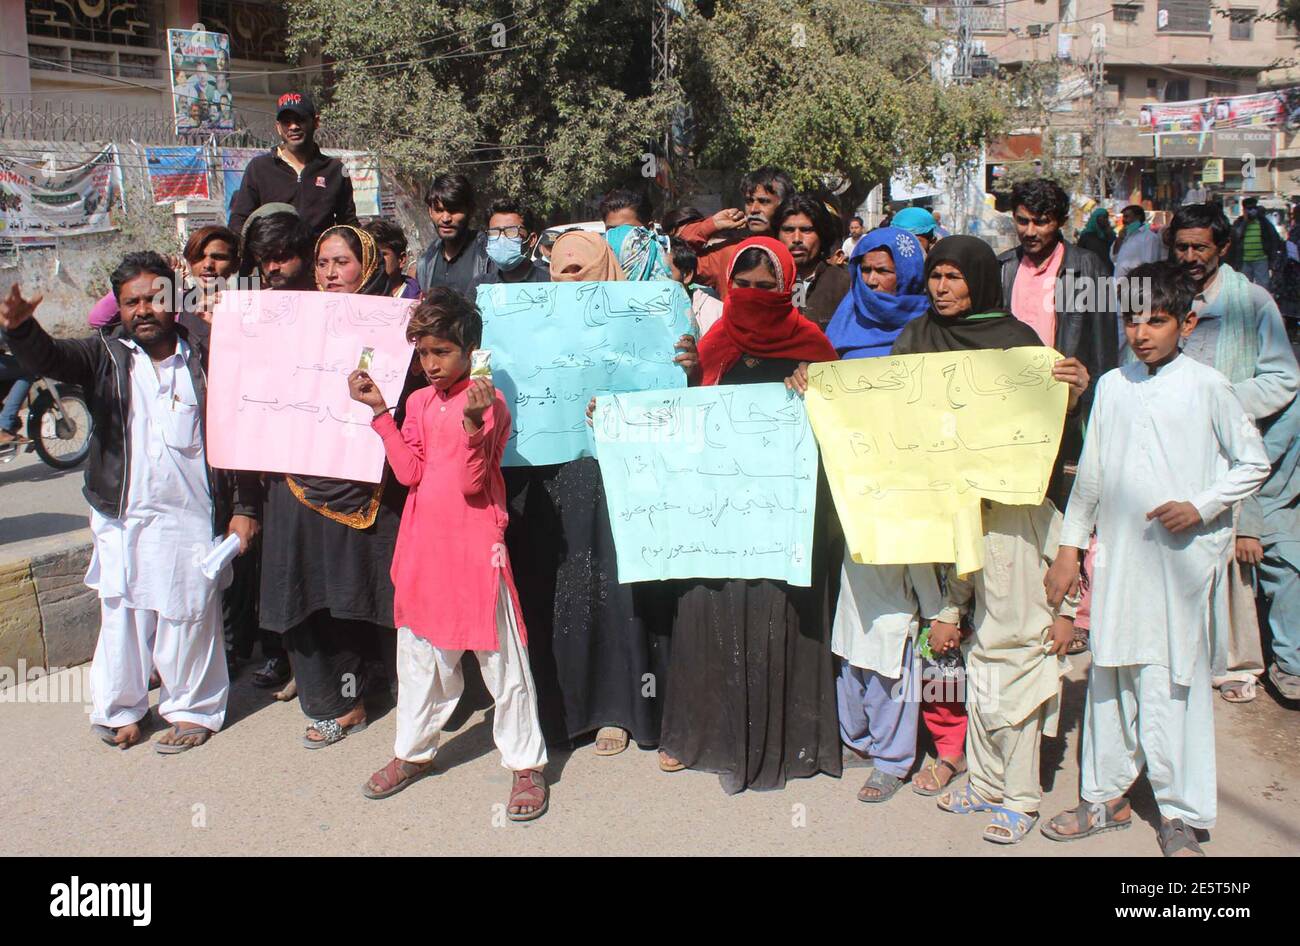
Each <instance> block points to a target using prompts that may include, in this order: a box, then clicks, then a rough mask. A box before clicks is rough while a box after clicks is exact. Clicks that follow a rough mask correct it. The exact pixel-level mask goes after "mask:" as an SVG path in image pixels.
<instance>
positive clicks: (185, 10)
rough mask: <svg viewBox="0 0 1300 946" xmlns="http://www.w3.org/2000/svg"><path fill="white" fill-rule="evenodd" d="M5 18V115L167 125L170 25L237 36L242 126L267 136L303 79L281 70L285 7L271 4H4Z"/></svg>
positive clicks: (230, 0) (235, 78)
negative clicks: (279, 102) (278, 108)
mask: <svg viewBox="0 0 1300 946" xmlns="http://www.w3.org/2000/svg"><path fill="white" fill-rule="evenodd" d="M0 22H3V23H4V29H3V30H2V31H0V109H8V110H11V111H13V110H21V109H27V110H30V111H31V112H32V113H34V114H37V115H39V113H42V112H44V113H48V114H51V115H58V114H62V113H67V112H69V111H75V112H79V113H83V114H85V115H86V119H87V120H86V124H87V127H89V128H97V126H98V127H102V126H103V124H104V121H108V122H112V121H114V120H115V119H116V118H117V117H119V116H126V117H125V120H124V121H122V122H121V125H122V127H121V128H120V131H119V132H118V133H119V134H132V133H133V132H134V133H135V134H136V136H137V137H139V136H141V135H149V132H150V131H156V128H159V129H165V128H166V127H168V125H169V119H170V118H171V114H172V99H171V82H170V72H169V68H168V50H167V30H168V29H190V28H192V27H193V26H194V25H195V24H198V23H202V24H203V26H204V27H205V28H206V29H207V30H209V31H212V32H220V33H226V34H228V35H229V37H230V51H231V55H230V64H229V67H230V76H229V88H230V92H231V95H232V99H233V106H234V110H235V114H236V125H237V126H238V127H240V128H243V129H248V130H253V131H254V132H255V133H257V134H258V135H260V136H266V135H269V134H270V125H271V122H272V121H273V120H274V116H273V113H274V110H275V100H276V97H277V96H278V95H279V94H280V93H282V92H285V91H288V90H289V89H290V88H291V87H294V86H295V85H296V83H297V82H298V80H299V76H298V75H297V74H295V73H291V72H284V71H283V70H285V69H286V68H287V66H286V56H285V46H284V44H285V35H286V31H285V7H284V5H283V4H280V3H272V2H265V0H94V2H91V0H0ZM96 116H102V117H103V121H100V122H96V121H95V118H96ZM151 119H156V128H155V127H153V126H154V124H155V122H154V121H151ZM131 123H134V124H135V125H137V128H134V129H133V128H132V127H130V124H131ZM139 126H143V127H139ZM153 137H155V140H157V138H156V136H153Z"/></svg>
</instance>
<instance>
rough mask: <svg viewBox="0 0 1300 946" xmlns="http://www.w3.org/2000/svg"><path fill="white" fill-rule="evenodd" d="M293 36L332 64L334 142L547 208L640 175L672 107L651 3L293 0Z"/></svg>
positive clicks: (301, 47)
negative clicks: (654, 51) (659, 65)
mask: <svg viewBox="0 0 1300 946" xmlns="http://www.w3.org/2000/svg"><path fill="white" fill-rule="evenodd" d="M289 38H290V48H291V50H292V51H293V52H294V53H295V54H297V55H299V56H303V55H304V54H308V53H310V54H313V55H319V56H321V57H324V59H325V61H326V62H330V61H332V62H333V65H332V67H331V68H330V70H329V71H328V72H326V73H324V74H323V75H324V76H326V77H327V80H328V81H327V82H324V83H323V85H324V86H325V87H324V88H323V89H322V92H323V98H324V100H325V102H326V104H325V106H324V108H323V110H322V111H323V114H322V122H323V124H324V125H325V126H326V128H327V130H328V133H329V134H330V136H331V137H332V138H333V139H334V140H338V141H340V142H341V143H346V144H349V145H352V146H358V145H361V146H365V147H369V148H372V149H374V150H376V151H378V152H379V154H380V156H381V158H383V159H384V160H385V162H386V163H387V164H388V166H390V167H392V168H394V169H395V170H396V172H397V173H398V174H399V175H400V176H401V177H403V178H405V179H407V180H408V181H411V182H415V183H423V182H425V181H427V180H428V179H429V178H430V177H431V176H432V175H433V174H435V173H437V172H439V171H444V170H447V169H450V168H452V167H456V168H458V169H460V170H463V171H465V172H467V173H470V174H471V175H472V176H473V177H474V178H476V179H477V181H478V182H479V183H480V184H481V185H483V186H484V189H485V190H486V191H488V192H490V193H495V194H512V195H519V196H524V197H526V198H528V199H530V200H531V202H532V203H533V205H534V206H535V208H536V209H538V210H540V211H543V212H548V211H552V210H557V209H560V208H565V207H568V206H570V205H572V204H573V203H574V202H575V201H576V200H580V199H581V198H582V197H584V196H586V195H588V194H591V193H594V192H596V191H599V190H601V189H603V188H605V187H607V186H609V185H610V184H611V183H612V182H617V181H619V180H625V179H628V178H631V177H633V176H635V175H637V174H638V172H639V169H640V167H641V161H640V157H641V155H642V154H643V153H644V152H645V151H646V147H647V143H648V142H651V141H654V140H655V139H657V138H658V137H660V135H661V134H662V129H663V127H664V125H665V123H666V121H667V115H668V114H669V112H670V109H671V108H672V106H673V105H674V104H676V103H677V102H679V101H680V92H679V90H678V89H677V88H676V87H675V86H673V87H669V88H665V89H653V88H652V83H651V77H650V74H649V72H650V68H649V49H650V4H649V3H632V4H619V3H609V2H600V0H532V2H531V3H530V2H528V0H518V2H511V0H476V2H474V3H457V2H446V0H348V2H347V3H339V2H338V0H291V3H290V9H289Z"/></svg>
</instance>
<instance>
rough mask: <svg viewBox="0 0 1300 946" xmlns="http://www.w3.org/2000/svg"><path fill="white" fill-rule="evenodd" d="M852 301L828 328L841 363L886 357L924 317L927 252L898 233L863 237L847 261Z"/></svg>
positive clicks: (912, 237) (885, 231) (913, 238)
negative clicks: (913, 323) (909, 325)
mask: <svg viewBox="0 0 1300 946" xmlns="http://www.w3.org/2000/svg"><path fill="white" fill-rule="evenodd" d="M849 275H850V277H851V280H850V283H849V292H848V295H846V296H845V297H844V300H843V301H842V302H841V303H840V306H839V308H838V309H836V310H835V315H833V316H832V317H831V320H830V323H829V324H828V325H827V326H826V337H827V338H829V339H830V341H831V344H832V345H834V346H835V350H836V351H837V352H839V354H840V357H841V358H872V357H875V356H876V355H888V354H889V350H890V348H891V347H893V344H894V339H896V338H897V337H898V333H899V332H901V331H902V330H903V326H905V325H906V324H907V323H908V322H910V321H912V319H915V318H919V317H920V316H922V315H924V314H925V311H926V309H927V308H929V305H930V297H929V296H927V295H926V292H925V250H923V249H922V248H921V242H920V241H919V240H918V239H917V238H916V236H915V235H913V234H911V233H909V232H908V231H906V230H900V229H899V228H898V227H880V228H879V229H876V230H872V231H871V232H870V233H866V234H863V236H862V238H861V239H860V240H858V242H857V245H856V246H854V247H853V255H852V256H851V257H850V259H849Z"/></svg>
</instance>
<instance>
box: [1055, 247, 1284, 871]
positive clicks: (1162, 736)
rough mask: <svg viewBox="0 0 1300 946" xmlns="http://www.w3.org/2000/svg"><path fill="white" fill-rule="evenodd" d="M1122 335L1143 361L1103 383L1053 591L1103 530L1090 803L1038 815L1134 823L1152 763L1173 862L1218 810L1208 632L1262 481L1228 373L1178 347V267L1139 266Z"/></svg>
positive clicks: (1190, 849) (1074, 821) (1068, 587)
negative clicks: (1135, 791) (1240, 526)
mask: <svg viewBox="0 0 1300 946" xmlns="http://www.w3.org/2000/svg"><path fill="white" fill-rule="evenodd" d="M1130 278H1131V279H1132V280H1134V281H1136V283H1137V284H1138V285H1139V286H1143V285H1145V286H1147V287H1149V292H1146V293H1142V292H1139V294H1138V297H1137V301H1138V302H1140V303H1144V304H1141V305H1134V306H1132V307H1131V309H1130V311H1128V312H1126V313H1125V314H1124V334H1125V336H1126V338H1127V339H1128V344H1129V347H1130V348H1131V349H1132V350H1133V353H1134V355H1135V356H1136V357H1137V361H1136V362H1135V363H1133V364H1129V365H1126V366H1124V367H1123V368H1116V369H1114V370H1112V371H1109V372H1107V373H1106V374H1105V375H1103V376H1102V378H1101V380H1100V381H1099V382H1098V384H1097V392H1096V398H1095V400H1094V402H1093V406H1092V414H1091V417H1090V420H1089V424H1088V436H1087V439H1086V441H1085V442H1084V447H1083V456H1082V458H1081V459H1080V462H1079V472H1078V475H1077V477H1076V479H1075V482H1074V489H1073V491H1072V492H1071V494H1070V501H1069V505H1068V506H1067V508H1066V516H1065V525H1064V528H1063V529H1062V532H1061V551H1060V554H1059V555H1058V556H1057V558H1056V561H1055V562H1054V563H1053V565H1052V568H1051V569H1050V571H1049V573H1048V576H1047V590H1048V596H1049V600H1052V601H1060V600H1061V599H1062V598H1063V596H1065V595H1066V594H1068V593H1069V592H1071V591H1072V590H1073V589H1074V588H1076V587H1077V585H1078V577H1079V557H1080V556H1081V555H1082V554H1083V551H1084V550H1085V549H1087V547H1088V537H1089V536H1090V535H1091V534H1092V531H1093V529H1094V527H1095V528H1096V531H1097V556H1096V575H1095V577H1094V579H1093V585H1092V594H1093V597H1092V642H1091V646H1092V666H1091V668H1090V670H1089V673H1088V698H1087V708H1086V712H1085V715H1084V722H1083V747H1082V752H1083V761H1082V789H1081V792H1080V794H1081V795H1082V797H1083V800H1082V803H1081V804H1080V805H1079V806H1078V807H1077V808H1073V809H1071V810H1068V811H1065V812H1062V813H1061V814H1059V815H1057V816H1056V817H1055V818H1053V819H1052V820H1051V821H1050V822H1048V823H1047V824H1045V825H1044V826H1043V828H1042V831H1043V834H1045V835H1047V837H1049V838H1052V839H1054V840H1058V841H1074V840H1078V839H1079V838H1086V837H1089V836H1091V835H1094V834H1099V833H1101V832H1103V831H1112V830H1117V829H1121V828H1127V827H1128V826H1129V825H1130V824H1131V823H1132V810H1131V808H1130V806H1129V802H1128V799H1127V798H1125V797H1124V794H1125V792H1127V791H1128V790H1129V788H1130V786H1131V785H1132V784H1133V781H1134V780H1135V779H1136V778H1137V776H1138V774H1139V773H1140V772H1141V771H1142V768H1143V766H1145V767H1146V770H1147V779H1148V780H1149V781H1150V783H1151V789H1152V791H1153V793H1154V794H1155V799H1156V803H1157V805H1158V806H1159V808H1160V829H1159V841H1160V849H1161V851H1162V852H1163V853H1164V855H1165V856H1166V857H1174V856H1181V857H1189V856H1199V855H1201V854H1203V852H1202V850H1201V847H1200V844H1199V843H1198V841H1199V840H1200V839H1198V838H1197V836H1196V834H1195V831H1194V829H1202V830H1204V829H1208V828H1210V827H1212V826H1213V825H1214V821H1215V814H1216V802H1217V799H1216V790H1215V765H1214V708H1213V696H1212V690H1211V688H1210V640H1211V630H1212V629H1211V627H1210V622H1211V620H1212V617H1213V614H1214V612H1215V609H1214V608H1213V607H1211V605H1212V603H1213V601H1214V598H1215V596H1216V595H1220V594H1223V593H1225V591H1226V588H1225V585H1224V581H1225V578H1226V576H1227V574H1228V556H1229V555H1230V554H1232V542H1231V540H1232V515H1231V509H1232V506H1233V504H1234V503H1236V502H1239V501H1241V500H1243V499H1245V498H1246V497H1248V496H1250V495H1251V494H1252V493H1254V492H1255V490H1256V489H1258V488H1259V485H1260V484H1261V483H1262V482H1263V481H1264V479H1265V478H1266V477H1267V476H1268V474H1269V464H1268V458H1267V456H1266V455H1265V452H1264V447H1263V442H1262V441H1261V439H1260V436H1259V432H1258V430H1256V428H1255V425H1254V424H1253V423H1252V422H1251V420H1250V418H1249V417H1248V416H1247V415H1246V412H1245V410H1243V408H1242V406H1241V404H1240V403H1239V402H1238V400H1237V398H1236V397H1235V396H1234V395H1233V393H1232V385H1231V383H1230V382H1229V381H1228V380H1227V378H1225V377H1224V376H1223V375H1222V374H1220V373H1219V372H1217V371H1215V370H1214V369H1213V368H1209V367H1206V366H1205V365H1202V364H1200V363H1198V362H1196V361H1193V360H1192V359H1191V358H1188V357H1186V356H1184V355H1183V354H1182V353H1181V348H1180V342H1182V340H1183V339H1186V338H1187V337H1188V336H1189V335H1190V334H1191V332H1192V330H1193V329H1194V328H1195V327H1196V320H1197V317H1196V315H1195V313H1193V312H1192V302H1193V298H1194V296H1195V292H1196V289H1195V287H1194V286H1193V285H1192V284H1191V282H1190V281H1189V280H1188V278H1187V276H1186V275H1185V274H1184V273H1183V272H1182V271H1181V270H1179V269H1178V267H1176V266H1175V265H1173V264H1170V263H1149V264H1146V265H1144V266H1140V267H1138V268H1137V269H1135V270H1133V272H1132V273H1130Z"/></svg>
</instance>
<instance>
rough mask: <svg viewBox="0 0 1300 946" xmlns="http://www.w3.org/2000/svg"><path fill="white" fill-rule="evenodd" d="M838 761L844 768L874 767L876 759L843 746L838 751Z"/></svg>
mask: <svg viewBox="0 0 1300 946" xmlns="http://www.w3.org/2000/svg"><path fill="white" fill-rule="evenodd" d="M840 761H841V763H842V765H843V767H844V768H846V769H874V768H875V767H876V760H875V759H873V758H871V756H869V755H864V754H860V753H859V752H858V751H857V750H856V749H853V748H850V747H849V746H845V747H844V751H843V752H842V753H840Z"/></svg>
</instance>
